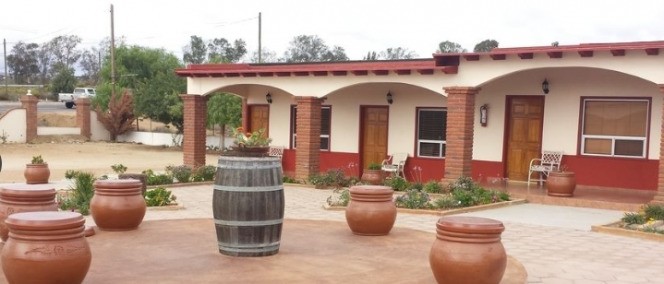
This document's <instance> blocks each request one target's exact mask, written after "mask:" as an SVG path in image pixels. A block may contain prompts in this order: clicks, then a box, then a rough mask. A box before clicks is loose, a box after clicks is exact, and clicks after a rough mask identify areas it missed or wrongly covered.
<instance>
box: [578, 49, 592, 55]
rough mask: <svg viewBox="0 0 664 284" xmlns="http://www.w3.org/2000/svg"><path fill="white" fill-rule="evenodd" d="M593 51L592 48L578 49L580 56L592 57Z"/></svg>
mask: <svg viewBox="0 0 664 284" xmlns="http://www.w3.org/2000/svg"><path fill="white" fill-rule="evenodd" d="M593 54H594V51H592V50H579V55H581V57H593Z"/></svg>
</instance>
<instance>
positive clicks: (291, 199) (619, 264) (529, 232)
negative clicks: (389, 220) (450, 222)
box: [88, 185, 664, 284]
mask: <svg viewBox="0 0 664 284" xmlns="http://www.w3.org/2000/svg"><path fill="white" fill-rule="evenodd" d="M170 190H171V191H172V192H173V194H174V195H176V196H177V200H178V202H179V203H181V204H182V205H183V206H184V207H185V208H184V209H182V210H152V209H150V210H148V212H147V214H146V216H145V219H144V220H162V219H186V218H212V205H211V200H212V185H196V186H188V187H175V188H171V189H170ZM330 194H331V191H330V190H317V189H310V188H302V187H291V186H286V187H285V195H286V210H285V217H286V218H287V219H308V220H332V221H345V217H344V212H343V211H329V210H325V209H323V207H322V205H323V204H324V203H325V200H326V199H327V197H328V196H329V195H330ZM463 215H469V216H481V217H489V218H493V219H497V220H501V221H502V222H503V223H504V224H505V227H506V230H505V232H504V233H503V244H504V245H505V248H506V250H507V253H508V254H509V255H511V256H513V257H515V258H516V259H517V260H519V261H520V262H521V263H522V264H523V265H524V266H525V268H526V270H527V271H528V283H588V284H590V283H607V284H609V283H616V284H617V283H663V282H664V269H662V265H661V258H662V257H664V245H662V243H659V242H654V241H648V240H641V239H635V238H627V237H620V236H613V235H607V234H602V233H595V232H591V231H590V226H591V225H599V224H605V223H610V222H613V221H617V220H618V219H619V218H620V217H621V216H622V215H623V212H621V211H613V210H601V209H588V208H576V207H562V206H550V205H539V204H523V205H515V206H510V207H504V208H499V209H491V210H486V211H481V212H473V213H465V214H463ZM438 218H439V217H437V216H431V215H421V214H406V213H399V214H398V216H397V221H396V224H395V226H398V227H404V228H411V229H416V230H421V231H426V232H431V233H432V234H434V233H435V224H436V221H437V220H438ZM92 222H93V221H92V218H91V217H89V216H88V224H92Z"/></svg>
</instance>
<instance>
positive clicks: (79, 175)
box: [58, 171, 95, 215]
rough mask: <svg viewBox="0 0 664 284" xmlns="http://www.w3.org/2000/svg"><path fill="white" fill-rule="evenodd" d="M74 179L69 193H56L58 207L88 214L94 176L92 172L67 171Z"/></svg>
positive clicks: (93, 191) (92, 194) (92, 193)
mask: <svg viewBox="0 0 664 284" xmlns="http://www.w3.org/2000/svg"><path fill="white" fill-rule="evenodd" d="M68 172H69V173H70V174H71V176H72V178H73V179H74V186H73V187H70V188H69V189H70V192H69V195H67V196H60V195H58V199H59V200H58V203H59V207H60V209H62V210H76V211H78V212H79V213H81V214H83V215H88V214H90V200H92V197H93V196H94V193H95V190H94V182H95V178H94V175H93V174H92V173H88V172H81V171H68Z"/></svg>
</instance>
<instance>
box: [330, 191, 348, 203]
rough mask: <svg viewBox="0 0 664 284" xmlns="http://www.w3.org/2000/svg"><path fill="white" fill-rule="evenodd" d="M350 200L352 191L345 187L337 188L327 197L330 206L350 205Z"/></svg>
mask: <svg viewBox="0 0 664 284" xmlns="http://www.w3.org/2000/svg"><path fill="white" fill-rule="evenodd" d="M348 202H350V191H349V190H348V189H347V188H345V189H338V188H337V189H335V190H334V191H333V192H332V195H330V196H329V197H328V198H327V205H330V206H348Z"/></svg>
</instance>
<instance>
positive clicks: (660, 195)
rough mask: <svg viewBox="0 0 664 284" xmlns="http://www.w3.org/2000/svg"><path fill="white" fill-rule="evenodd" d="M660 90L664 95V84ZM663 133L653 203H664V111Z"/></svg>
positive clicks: (663, 116) (663, 114) (663, 117)
mask: <svg viewBox="0 0 664 284" xmlns="http://www.w3.org/2000/svg"><path fill="white" fill-rule="evenodd" d="M659 91H660V92H661V93H662V95H664V84H662V85H659ZM662 111H664V103H663V104H662ZM660 122H661V126H660V127H661V129H662V133H661V134H660V138H659V178H658V179H657V194H656V195H655V197H654V198H653V200H652V201H651V203H656V204H662V205H664V113H662V118H661V119H660Z"/></svg>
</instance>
